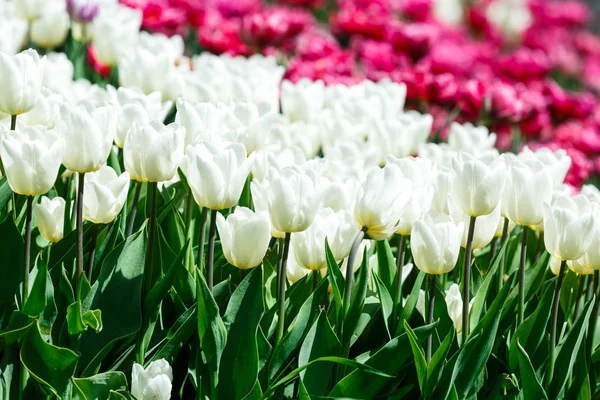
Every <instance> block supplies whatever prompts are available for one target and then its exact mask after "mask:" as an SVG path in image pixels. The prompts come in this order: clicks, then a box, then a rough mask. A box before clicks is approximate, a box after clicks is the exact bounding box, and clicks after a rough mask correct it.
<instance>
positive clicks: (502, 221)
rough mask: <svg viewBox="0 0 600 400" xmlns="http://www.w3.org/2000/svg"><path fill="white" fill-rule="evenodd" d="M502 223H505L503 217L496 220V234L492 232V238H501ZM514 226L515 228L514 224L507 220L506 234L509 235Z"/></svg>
mask: <svg viewBox="0 0 600 400" xmlns="http://www.w3.org/2000/svg"><path fill="white" fill-rule="evenodd" d="M504 221H506V218H504V217H503V216H500V219H499V220H498V226H497V227H496V232H494V237H501V236H502V234H503V233H504V232H503V231H504ZM477 222H479V219H477ZM515 226H517V225H516V224H515V223H514V222H512V221H511V220H508V232H507V233H511V232H512V231H513V229H515Z"/></svg>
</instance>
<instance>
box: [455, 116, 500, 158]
mask: <svg viewBox="0 0 600 400" xmlns="http://www.w3.org/2000/svg"><path fill="white" fill-rule="evenodd" d="M495 143H496V134H495V133H492V134H490V132H489V131H488V129H487V128H486V127H485V126H474V125H473V124H471V123H466V124H464V125H461V124H458V123H456V122H453V123H452V124H451V125H450V132H449V133H448V144H449V145H450V147H451V148H452V149H453V150H454V151H462V152H465V153H469V154H472V155H475V156H477V155H479V154H482V153H483V152H485V151H487V150H490V149H493V148H494V144H495Z"/></svg>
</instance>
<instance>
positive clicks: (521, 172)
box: [477, 161, 553, 226]
mask: <svg viewBox="0 0 600 400" xmlns="http://www.w3.org/2000/svg"><path fill="white" fill-rule="evenodd" d="M552 185H553V183H552V174H551V170H550V167H547V166H545V165H544V164H542V163H541V162H528V163H527V164H525V163H522V162H519V161H514V162H511V163H510V165H509V172H508V175H507V179H506V187H505V189H504V193H503V195H502V211H503V214H504V215H505V216H506V217H507V218H508V219H510V220H511V221H513V222H514V223H516V224H517V225H524V226H534V225H537V224H539V223H541V222H542V219H543V217H544V215H543V205H544V203H547V202H549V201H550V200H551V199H552ZM477 222H479V220H478V221H477Z"/></svg>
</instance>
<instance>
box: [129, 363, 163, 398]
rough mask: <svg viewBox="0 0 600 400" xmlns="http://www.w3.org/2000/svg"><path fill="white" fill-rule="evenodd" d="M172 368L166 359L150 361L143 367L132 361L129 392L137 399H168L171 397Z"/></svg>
mask: <svg viewBox="0 0 600 400" xmlns="http://www.w3.org/2000/svg"><path fill="white" fill-rule="evenodd" d="M172 381H173V369H172V368H171V366H170V365H169V363H168V362H167V361H165V360H164V359H160V360H157V361H152V362H151V363H150V365H148V366H147V367H146V369H144V367H142V366H141V365H140V364H138V363H133V368H132V370H131V394H132V395H134V396H135V398H136V399H137V400H168V399H170V398H171V388H172V383H171V382H172Z"/></svg>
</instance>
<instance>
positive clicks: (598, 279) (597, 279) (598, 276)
mask: <svg viewBox="0 0 600 400" xmlns="http://www.w3.org/2000/svg"><path fill="white" fill-rule="evenodd" d="M599 286H600V271H597V270H596V271H594V296H595V301H594V306H593V308H592V315H591V316H590V322H589V324H590V325H589V328H588V332H589V334H588V339H587V340H588V342H587V346H588V354H589V355H590V359H591V357H592V353H593V351H594V337H595V336H596V325H597V324H598V308H599V307H600V301H598V299H599V298H600V292H599V291H598V290H599V288H598V287H599ZM592 371H593V370H592ZM592 379H593V380H592V383H595V382H596V377H595V376H594V377H593V378H592ZM594 387H595V386H594Z"/></svg>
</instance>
